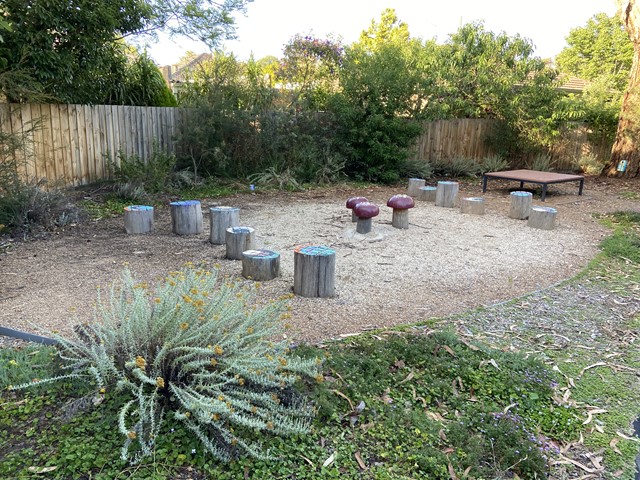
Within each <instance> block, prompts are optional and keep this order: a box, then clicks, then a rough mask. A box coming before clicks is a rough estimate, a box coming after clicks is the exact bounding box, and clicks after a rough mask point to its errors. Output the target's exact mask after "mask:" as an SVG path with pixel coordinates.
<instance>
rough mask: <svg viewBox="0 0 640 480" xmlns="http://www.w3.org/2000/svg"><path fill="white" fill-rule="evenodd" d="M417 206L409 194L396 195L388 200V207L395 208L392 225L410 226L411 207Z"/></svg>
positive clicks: (396, 226) (398, 226) (399, 226)
mask: <svg viewBox="0 0 640 480" xmlns="http://www.w3.org/2000/svg"><path fill="white" fill-rule="evenodd" d="M414 206H415V202H414V201H413V198H411V197H410V196H409V195H404V194H399V195H394V196H393V197H391V198H390V199H389V201H388V202H387V207H391V208H392V209H393V216H392V218H391V225H392V226H393V227H395V228H404V229H406V228H409V209H410V208H413V207H414Z"/></svg>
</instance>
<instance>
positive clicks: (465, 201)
mask: <svg viewBox="0 0 640 480" xmlns="http://www.w3.org/2000/svg"><path fill="white" fill-rule="evenodd" d="M460 213H468V214H471V215H484V198H483V197H466V198H461V199H460Z"/></svg>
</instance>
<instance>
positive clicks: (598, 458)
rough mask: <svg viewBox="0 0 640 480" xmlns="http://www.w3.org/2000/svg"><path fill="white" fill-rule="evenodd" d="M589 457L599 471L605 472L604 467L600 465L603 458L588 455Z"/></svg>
mask: <svg viewBox="0 0 640 480" xmlns="http://www.w3.org/2000/svg"><path fill="white" fill-rule="evenodd" d="M587 457H589V460H591V463H592V464H593V466H594V467H595V468H596V469H597V470H604V467H603V466H602V465H601V464H600V462H601V461H602V457H598V456H596V455H591V454H588V453H587Z"/></svg>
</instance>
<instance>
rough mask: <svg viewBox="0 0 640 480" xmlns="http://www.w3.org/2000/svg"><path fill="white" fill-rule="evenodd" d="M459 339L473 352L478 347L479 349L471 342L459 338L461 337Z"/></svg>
mask: <svg viewBox="0 0 640 480" xmlns="http://www.w3.org/2000/svg"><path fill="white" fill-rule="evenodd" d="M460 341H461V342H462V343H464V344H465V345H466V346H467V348H469V349H471V350H473V351H474V352H477V351H478V350H480V349H479V348H478V347H476V346H475V345H473V344H471V343H469V342H467V341H466V340H465V339H464V338H461V339H460Z"/></svg>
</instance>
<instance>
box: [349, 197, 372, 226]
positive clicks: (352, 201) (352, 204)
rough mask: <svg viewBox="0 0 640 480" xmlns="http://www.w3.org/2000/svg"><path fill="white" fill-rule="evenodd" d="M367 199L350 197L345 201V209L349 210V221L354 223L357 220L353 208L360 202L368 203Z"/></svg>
mask: <svg viewBox="0 0 640 480" xmlns="http://www.w3.org/2000/svg"><path fill="white" fill-rule="evenodd" d="M368 201H369V199H368V198H367V197H351V198H349V199H348V200H347V208H348V209H349V210H351V221H352V222H355V221H356V220H358V217H357V216H356V214H355V212H354V211H353V207H355V206H356V205H357V204H359V203H362V202H368Z"/></svg>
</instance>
